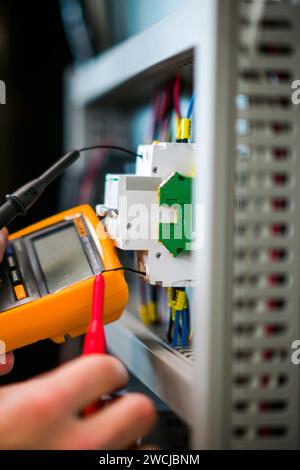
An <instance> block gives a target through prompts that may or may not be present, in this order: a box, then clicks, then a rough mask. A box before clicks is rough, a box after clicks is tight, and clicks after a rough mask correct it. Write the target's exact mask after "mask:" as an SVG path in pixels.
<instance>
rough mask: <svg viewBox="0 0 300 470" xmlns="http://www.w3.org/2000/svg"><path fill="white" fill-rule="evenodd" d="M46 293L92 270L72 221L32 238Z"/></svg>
mask: <svg viewBox="0 0 300 470" xmlns="http://www.w3.org/2000/svg"><path fill="white" fill-rule="evenodd" d="M33 245H34V248H35V252H36V254H37V257H38V261H39V263H40V266H41V269H42V271H43V274H44V278H45V281H46V285H47V289H48V292H49V293H52V292H56V291H57V290H59V289H62V288H63V287H67V286H69V285H70V284H73V283H75V282H78V281H81V280H82V279H86V278H88V277H89V276H91V275H92V274H93V272H92V269H91V267H90V265H89V262H88V260H87V257H86V255H85V252H84V250H83V247H82V245H81V242H80V239H79V236H78V234H77V231H76V228H75V227H74V225H73V224H70V225H68V226H67V227H62V228H61V229H57V230H55V231H53V232H50V233H47V234H45V235H43V236H40V237H37V238H35V239H33Z"/></svg>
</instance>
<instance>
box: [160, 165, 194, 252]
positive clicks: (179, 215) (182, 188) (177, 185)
mask: <svg viewBox="0 0 300 470" xmlns="http://www.w3.org/2000/svg"><path fill="white" fill-rule="evenodd" d="M192 180H193V178H189V177H188V176H182V175H180V174H179V173H173V174H172V175H171V176H170V178H168V179H167V180H166V181H164V182H163V183H162V184H161V185H160V187H159V204H160V206H162V205H165V206H169V207H171V208H172V209H173V210H174V212H175V213H176V220H174V222H171V223H164V222H161V223H160V224H159V241H160V242H161V243H162V244H163V245H164V246H165V247H166V248H167V250H168V251H169V252H170V253H172V255H173V256H178V255H181V254H183V253H187V252H189V251H191V250H190V243H191V234H192V210H191V208H192Z"/></svg>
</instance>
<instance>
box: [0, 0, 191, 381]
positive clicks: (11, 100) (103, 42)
mask: <svg viewBox="0 0 300 470" xmlns="http://www.w3.org/2000/svg"><path fill="white" fill-rule="evenodd" d="M182 3H183V1H182V0H164V1H163V2H162V1H160V0H151V2H150V1H149V0H113V1H112V0H44V1H43V2H41V1H38V0H29V1H27V2H18V3H17V2H14V1H9V0H1V1H0V79H1V80H3V81H4V82H5V84H6V104H5V105H2V106H1V107H0V135H1V138H0V198H1V200H4V197H5V194H6V193H8V192H11V191H13V190H15V189H17V188H18V187H19V186H21V185H22V184H24V183H25V182H27V181H28V180H31V179H32V178H33V177H35V176H37V175H39V174H40V173H41V172H42V171H43V170H44V169H46V168H47V167H48V166H49V165H50V164H51V163H53V162H54V161H55V160H57V158H58V157H59V156H61V155H62V153H63V151H64V150H65V146H64V134H63V123H64V111H63V104H64V74H65V71H66V70H67V69H68V68H70V67H73V66H76V65H78V64H80V63H83V62H85V61H88V60H89V59H91V58H92V57H94V56H97V55H99V54H101V53H104V52H105V50H106V49H108V48H110V47H113V46H114V45H115V44H117V43H119V42H121V41H124V40H126V39H127V38H129V37H130V36H132V35H134V34H136V33H138V32H139V31H141V30H143V29H145V28H146V27H147V26H150V25H151V24H153V23H154V22H156V21H158V20H159V19H161V18H162V17H164V16H165V15H167V14H169V13H171V12H172V10H174V9H175V8H176V7H178V5H179V4H182ZM123 160H124V157H123ZM118 165H120V162H118V158H115V159H114V168H110V170H111V171H115V172H116V171H118ZM102 171H103V172H104V173H105V172H106V169H105V167H103V168H102ZM60 187H61V182H60V181H57V182H55V183H54V184H52V185H51V186H50V187H49V189H48V190H47V191H46V193H45V194H44V195H43V197H42V198H41V199H40V200H39V201H38V203H37V204H36V205H35V206H34V207H33V208H32V210H31V211H30V213H29V215H28V216H27V217H26V220H22V219H18V220H17V221H16V222H15V223H14V224H12V226H11V227H10V230H11V231H15V230H17V229H19V228H21V227H23V226H24V225H25V224H26V225H29V224H30V223H33V222H34V221H37V220H39V219H42V218H45V217H47V216H48V215H51V214H53V213H55V212H57V211H58V210H59V209H61V208H63V207H66V206H67V207H70V204H71V205H72V202H77V201H68V200H67V199H65V200H64V203H62V202H61V191H60ZM83 197H84V194H83ZM81 199H82V196H81ZM69 202H70V204H69ZM80 202H81V201H80ZM58 355H59V346H57V345H55V344H54V343H52V342H51V341H43V342H40V343H37V344H35V345H32V346H29V347H26V348H23V349H22V350H19V351H16V352H15V357H16V362H15V368H14V370H13V372H12V373H11V374H10V375H9V376H7V377H3V378H1V383H5V382H11V381H16V380H22V379H25V378H28V377H30V376H32V375H35V374H36V373H39V372H41V371H43V370H45V369H49V368H51V367H53V366H54V365H56V364H57V362H58Z"/></svg>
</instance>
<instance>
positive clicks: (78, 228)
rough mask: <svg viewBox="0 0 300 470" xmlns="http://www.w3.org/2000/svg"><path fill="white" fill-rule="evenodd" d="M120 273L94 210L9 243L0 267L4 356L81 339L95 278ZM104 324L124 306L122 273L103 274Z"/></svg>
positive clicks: (46, 223) (71, 213) (78, 211)
mask: <svg viewBox="0 0 300 470" xmlns="http://www.w3.org/2000/svg"><path fill="white" fill-rule="evenodd" d="M118 267H121V265H120V262H119V259H118V257H117V254H116V252H115V248H114V246H113V243H112V241H111V240H110V239H109V238H108V236H107V234H106V232H105V229H104V227H103V225H102V224H101V222H100V221H99V219H98V217H97V216H96V214H95V212H94V210H93V209H92V208H91V207H90V206H88V205H82V206H78V207H75V208H73V209H70V210H68V211H65V212H62V213H60V214H57V215H55V216H53V217H49V218H48V219H45V220H43V221H41V222H38V223H36V224H34V225H31V226H30V227H27V228H26V229H24V230H21V231H19V232H16V233H14V234H13V235H11V236H10V237H9V244H8V247H7V250H6V255H5V257H4V260H3V262H2V263H1V265H0V340H1V341H4V343H5V347H6V351H10V350H13V349H17V348H20V347H22V346H25V345H28V344H31V343H34V342H36V341H39V340H42V339H46V338H51V339H52V340H53V341H55V342H58V343H60V342H63V341H64V339H65V336H66V335H68V336H70V337H75V336H78V335H80V334H83V333H84V332H85V331H86V329H87V326H88V323H89V319H90V310H91V303H92V294H93V282H94V277H95V275H96V274H98V273H99V272H101V271H103V270H106V269H107V270H108V269H114V268H118ZM105 286H106V288H105V298H104V312H103V318H104V323H110V322H112V321H114V320H117V319H118V318H119V317H120V315H121V313H122V311H123V309H124V308H125V306H126V303H127V301H128V287H127V284H126V281H125V278H124V274H123V272H122V271H111V272H107V273H106V274H105Z"/></svg>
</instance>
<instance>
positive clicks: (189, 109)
mask: <svg viewBox="0 0 300 470" xmlns="http://www.w3.org/2000/svg"><path fill="white" fill-rule="evenodd" d="M195 99H196V94H195V93H194V94H193V95H192V97H191V99H190V102H189V106H188V110H187V114H186V117H187V119H191V116H192V114H193V109H194V104H195Z"/></svg>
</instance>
